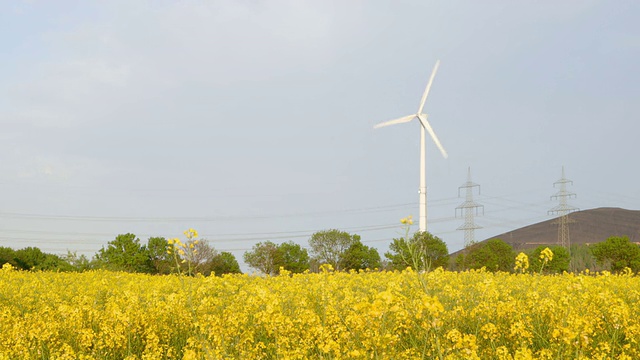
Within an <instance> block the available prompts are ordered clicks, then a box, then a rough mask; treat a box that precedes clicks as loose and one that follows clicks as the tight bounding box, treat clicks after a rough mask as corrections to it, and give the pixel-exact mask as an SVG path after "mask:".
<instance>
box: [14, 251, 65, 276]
mask: <svg viewBox="0 0 640 360" xmlns="http://www.w3.org/2000/svg"><path fill="white" fill-rule="evenodd" d="M14 256H15V262H16V264H17V267H18V268H20V269H23V270H44V271H72V270H73V266H71V265H70V264H69V263H68V262H66V261H65V260H64V259H62V258H61V257H60V256H58V255H55V254H48V253H45V252H42V250H40V249H39V248H37V247H26V248H24V249H20V250H16V251H15V252H14Z"/></svg>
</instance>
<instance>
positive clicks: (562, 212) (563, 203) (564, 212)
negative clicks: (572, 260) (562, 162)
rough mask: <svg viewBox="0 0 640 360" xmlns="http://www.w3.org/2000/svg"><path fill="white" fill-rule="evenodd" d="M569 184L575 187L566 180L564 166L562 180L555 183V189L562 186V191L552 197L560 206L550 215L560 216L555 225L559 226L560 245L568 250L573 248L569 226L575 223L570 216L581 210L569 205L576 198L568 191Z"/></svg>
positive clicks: (552, 210)
mask: <svg viewBox="0 0 640 360" xmlns="http://www.w3.org/2000/svg"><path fill="white" fill-rule="evenodd" d="M567 184H571V185H573V181H571V180H569V179H567V178H565V176H564V166H563V167H562V178H560V180H558V181H556V182H555V183H553V187H556V186H557V185H560V190H559V191H558V192H557V193H555V195H553V196H551V200H556V199H557V200H558V201H559V202H560V204H559V205H558V206H555V207H554V208H552V209H551V210H549V211H548V214H550V215H559V217H558V219H556V220H555V221H554V222H553V224H557V225H559V226H558V245H560V246H563V247H565V248H567V249H569V247H570V246H571V239H570V238H569V224H570V223H572V222H573V221H572V220H570V219H569V214H570V213H572V212H574V211H578V210H580V209H578V208H576V207H573V206H571V205H569V204H568V203H567V200H568V199H571V198H575V197H576V194H575V193H572V192H569V191H567Z"/></svg>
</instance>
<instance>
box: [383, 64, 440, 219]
mask: <svg viewBox="0 0 640 360" xmlns="http://www.w3.org/2000/svg"><path fill="white" fill-rule="evenodd" d="M438 66H440V60H438V61H436V65H435V66H434V67H433V71H432V72H431V77H430V78H429V82H428V83H427V87H426V89H425V90H424V93H423V94H422V99H420V106H419V107H418V112H417V113H415V114H413V115H408V116H404V117H401V118H399V119H394V120H389V121H386V122H383V123H380V124H378V125H376V126H374V127H373V128H374V129H378V128H381V127H384V126H389V125H395V124H402V123H406V122H409V121H411V120H413V119H415V118H418V121H419V122H420V187H419V189H418V193H419V202H420V214H419V219H420V221H419V229H420V231H427V175H426V155H425V152H426V145H425V143H426V134H425V130H426V131H428V132H429V135H431V139H433V142H434V143H435V144H436V146H437V147H438V149H440V152H441V153H442V156H444V158H445V159H446V158H447V152H446V151H445V150H444V147H442V144H441V143H440V140H438V137H437V136H436V133H435V132H434V131H433V128H432V127H431V124H429V121H427V117H428V115H427V114H424V113H422V109H423V108H424V103H425V102H426V101H427V96H428V95H429V90H430V89H431V84H432V83H433V79H434V78H435V76H436V72H437V71H438Z"/></svg>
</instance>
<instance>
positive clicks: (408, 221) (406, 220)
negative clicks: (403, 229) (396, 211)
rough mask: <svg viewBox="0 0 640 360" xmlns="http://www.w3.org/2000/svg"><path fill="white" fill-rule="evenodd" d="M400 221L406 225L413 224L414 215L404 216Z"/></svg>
mask: <svg viewBox="0 0 640 360" xmlns="http://www.w3.org/2000/svg"><path fill="white" fill-rule="evenodd" d="M400 223H401V224H404V225H412V224H413V217H412V216H411V215H409V216H407V217H406V218H402V219H400Z"/></svg>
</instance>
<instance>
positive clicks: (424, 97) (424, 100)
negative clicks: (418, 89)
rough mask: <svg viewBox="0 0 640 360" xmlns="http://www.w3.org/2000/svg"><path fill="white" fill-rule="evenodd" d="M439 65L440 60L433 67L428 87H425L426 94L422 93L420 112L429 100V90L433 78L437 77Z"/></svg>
mask: <svg viewBox="0 0 640 360" xmlns="http://www.w3.org/2000/svg"><path fill="white" fill-rule="evenodd" d="M438 66H440V60H438V61H436V65H435V66H434V67H433V71H432V72H431V77H430V78H429V82H428V83H427V87H426V89H424V94H422V99H421V100H420V107H419V108H418V114H422V109H423V108H424V103H425V102H426V101H427V96H429V90H431V84H433V79H434V78H435V77H436V72H437V71H438Z"/></svg>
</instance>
